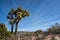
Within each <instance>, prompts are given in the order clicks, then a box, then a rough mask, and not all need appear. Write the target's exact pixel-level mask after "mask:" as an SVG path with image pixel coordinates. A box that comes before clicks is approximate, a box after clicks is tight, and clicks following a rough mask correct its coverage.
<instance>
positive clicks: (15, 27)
mask: <svg viewBox="0 0 60 40" xmlns="http://www.w3.org/2000/svg"><path fill="white" fill-rule="evenodd" d="M17 28H18V22H17V23H16V27H15V35H16V33H17Z"/></svg>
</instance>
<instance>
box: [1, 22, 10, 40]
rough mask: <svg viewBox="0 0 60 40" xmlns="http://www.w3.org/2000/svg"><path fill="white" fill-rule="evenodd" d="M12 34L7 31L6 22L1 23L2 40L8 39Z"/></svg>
mask: <svg viewBox="0 0 60 40" xmlns="http://www.w3.org/2000/svg"><path fill="white" fill-rule="evenodd" d="M10 36H11V34H10V32H9V31H7V29H6V26H5V24H3V23H0V40H7V38H8V37H10Z"/></svg>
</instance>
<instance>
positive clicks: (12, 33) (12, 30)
mask: <svg viewBox="0 0 60 40" xmlns="http://www.w3.org/2000/svg"><path fill="white" fill-rule="evenodd" d="M11 34H13V25H11Z"/></svg>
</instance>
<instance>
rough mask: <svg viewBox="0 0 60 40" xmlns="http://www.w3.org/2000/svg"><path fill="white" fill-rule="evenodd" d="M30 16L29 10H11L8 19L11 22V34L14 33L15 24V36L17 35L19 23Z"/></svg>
mask: <svg viewBox="0 0 60 40" xmlns="http://www.w3.org/2000/svg"><path fill="white" fill-rule="evenodd" d="M26 16H29V13H28V11H27V10H23V9H21V8H17V10H15V11H14V10H13V9H12V10H11V12H9V14H8V16H7V19H8V20H9V23H10V24H11V26H12V27H11V33H13V25H14V24H15V25H16V27H15V34H16V33H17V28H18V23H19V21H20V20H21V19H22V18H24V17H26Z"/></svg>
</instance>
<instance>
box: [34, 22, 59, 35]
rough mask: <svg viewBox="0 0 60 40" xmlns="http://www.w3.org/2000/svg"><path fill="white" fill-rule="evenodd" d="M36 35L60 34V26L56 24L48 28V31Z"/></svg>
mask: <svg viewBox="0 0 60 40" xmlns="http://www.w3.org/2000/svg"><path fill="white" fill-rule="evenodd" d="M35 33H44V34H60V24H58V23H56V24H55V25H53V26H51V27H50V28H48V29H47V30H46V31H42V30H37V31H36V32H35Z"/></svg>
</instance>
